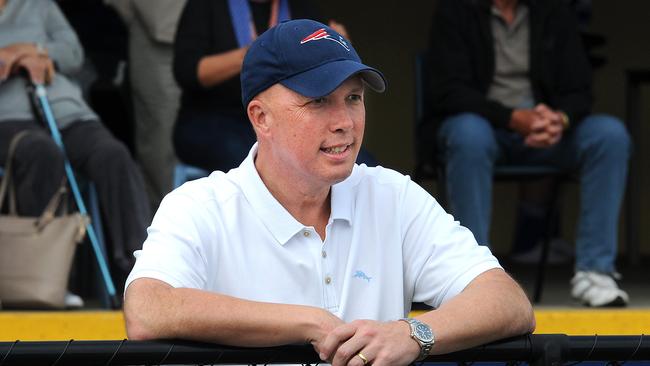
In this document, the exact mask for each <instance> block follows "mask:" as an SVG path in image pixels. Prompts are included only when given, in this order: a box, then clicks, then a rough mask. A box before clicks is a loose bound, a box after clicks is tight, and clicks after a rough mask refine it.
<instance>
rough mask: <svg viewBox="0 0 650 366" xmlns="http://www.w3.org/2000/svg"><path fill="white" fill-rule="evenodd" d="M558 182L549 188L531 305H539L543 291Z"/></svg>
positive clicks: (555, 213)
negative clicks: (547, 206)
mask: <svg viewBox="0 0 650 366" xmlns="http://www.w3.org/2000/svg"><path fill="white" fill-rule="evenodd" d="M559 188H560V182H559V180H557V179H556V180H555V181H554V182H553V184H552V188H551V202H550V204H549V208H548V210H547V213H546V228H545V230H544V236H543V240H542V255H541V257H540V258H539V262H538V263H537V278H535V289H534V293H533V303H535V304H539V303H540V302H541V301H542V292H543V290H544V278H545V276H546V266H547V264H548V254H549V252H550V249H551V248H550V247H551V240H552V239H553V238H552V236H553V229H554V220H553V219H554V218H555V217H556V215H558V212H559V209H558V206H559V201H560V200H559V199H558V194H559V192H560V189H559Z"/></svg>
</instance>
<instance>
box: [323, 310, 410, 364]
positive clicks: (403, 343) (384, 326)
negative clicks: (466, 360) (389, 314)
mask: <svg viewBox="0 0 650 366" xmlns="http://www.w3.org/2000/svg"><path fill="white" fill-rule="evenodd" d="M410 334H411V333H410V327H409V325H408V324H407V323H406V322H403V321H391V322H378V321H373V320H355V321H353V322H351V323H347V324H343V325H341V326H339V327H337V328H335V329H334V330H333V331H331V332H330V334H328V335H327V337H326V338H325V342H324V343H323V346H322V347H321V350H320V357H321V359H322V360H327V361H329V362H331V363H332V366H343V365H350V366H363V365H365V364H366V362H367V363H368V364H372V365H375V366H377V365H379V366H382V365H408V364H410V363H411V362H413V361H414V360H415V359H416V358H417V357H418V355H419V354H420V346H419V345H418V343H417V342H416V341H415V340H413V339H411V336H410ZM359 353H361V355H362V356H363V357H361V356H359ZM364 358H365V360H364Z"/></svg>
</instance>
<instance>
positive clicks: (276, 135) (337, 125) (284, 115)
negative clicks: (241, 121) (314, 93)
mask: <svg viewBox="0 0 650 366" xmlns="http://www.w3.org/2000/svg"><path fill="white" fill-rule="evenodd" d="M263 97H264V98H265V99H266V100H267V103H266V104H267V105H268V106H269V109H270V112H269V116H268V118H270V123H269V126H270V127H269V132H268V134H267V137H268V140H269V142H270V143H269V147H270V150H271V154H272V156H273V160H274V162H275V164H276V165H277V166H276V167H275V168H276V169H281V170H283V171H284V172H286V174H288V176H289V177H295V178H296V179H301V180H303V181H305V182H310V183H313V184H316V185H332V184H335V183H338V182H340V181H342V180H344V179H345V178H347V177H348V176H349V175H350V173H351V172H352V167H353V166H354V162H355V160H356V158H357V154H358V153H359V149H360V147H361V141H362V140H363V131H364V127H365V120H366V111H365V105H364V99H363V98H364V90H363V83H362V81H361V78H360V77H358V76H354V77H351V78H349V79H348V80H346V81H345V82H344V83H343V84H341V86H339V87H338V88H337V89H336V90H334V92H332V93H331V94H329V95H327V96H325V97H322V98H307V97H304V96H302V95H300V94H298V93H296V92H294V91H292V90H290V89H288V88H286V87H284V86H282V85H280V84H276V85H274V86H273V87H271V88H270V89H268V90H267V91H266V92H265V95H264V96H263Z"/></svg>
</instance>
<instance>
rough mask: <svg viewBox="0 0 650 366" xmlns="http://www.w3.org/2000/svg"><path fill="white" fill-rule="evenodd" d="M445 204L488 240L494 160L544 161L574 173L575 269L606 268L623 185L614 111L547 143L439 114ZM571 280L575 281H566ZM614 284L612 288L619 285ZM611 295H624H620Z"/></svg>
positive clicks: (622, 140) (621, 135)
mask: <svg viewBox="0 0 650 366" xmlns="http://www.w3.org/2000/svg"><path fill="white" fill-rule="evenodd" d="M438 146H439V147H440V150H441V151H440V154H441V155H439V156H440V157H441V158H442V159H443V160H444V162H445V175H446V179H447V182H446V184H447V187H448V201H449V204H450V210H451V212H452V213H453V214H454V216H455V217H456V218H457V219H459V220H460V222H461V223H462V224H463V225H464V226H467V227H468V228H470V229H471V230H472V232H473V233H474V236H475V237H476V240H477V241H478V243H479V244H483V245H488V243H489V239H488V238H489V227H490V214H491V209H492V200H491V197H492V175H493V170H494V166H495V164H496V163H505V164H507V163H513V164H541V165H551V166H556V167H558V168H560V169H561V170H563V171H567V172H578V174H579V177H580V188H581V189H580V207H581V208H580V217H579V224H578V231H577V239H576V265H575V267H576V271H578V272H587V271H595V272H599V273H614V272H615V268H614V262H615V260H616V252H617V250H616V248H617V225H618V217H619V211H620V207H621V201H622V199H623V193H624V190H625V182H626V177H627V170H628V165H627V162H628V159H629V157H630V153H631V141H630V137H629V135H628V133H627V130H626V129H625V127H624V125H623V123H622V122H621V121H620V120H618V119H617V118H615V117H612V116H609V115H604V114H599V115H590V116H588V117H586V118H584V120H582V121H581V122H580V123H578V124H577V125H576V126H575V128H573V129H572V130H570V131H568V133H566V134H565V135H564V136H562V138H561V139H560V140H559V141H558V142H557V143H556V144H555V145H553V146H550V147H548V148H541V149H540V148H535V147H530V146H527V145H526V144H525V138H524V136H522V135H521V134H519V133H517V132H515V131H510V130H506V129H498V128H497V129H495V128H493V126H492V124H490V122H489V121H488V120H487V119H485V118H483V117H481V116H479V115H478V114H474V113H460V114H456V115H453V116H450V117H448V118H446V119H445V120H444V121H443V122H442V125H441V126H440V128H439V130H438ZM574 282H575V281H574ZM619 291H620V290H619ZM619 295H621V296H620V297H621V299H620V300H619V301H624V300H625V302H626V300H627V295H626V294H624V293H621V294H619Z"/></svg>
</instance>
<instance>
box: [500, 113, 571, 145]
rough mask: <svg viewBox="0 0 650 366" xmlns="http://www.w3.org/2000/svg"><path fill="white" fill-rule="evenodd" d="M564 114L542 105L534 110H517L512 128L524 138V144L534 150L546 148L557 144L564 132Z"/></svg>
mask: <svg viewBox="0 0 650 366" xmlns="http://www.w3.org/2000/svg"><path fill="white" fill-rule="evenodd" d="M563 119H564V117H563V115H562V112H559V111H555V110H553V109H551V108H550V107H549V106H547V105H546V104H543V103H540V104H538V105H537V106H535V108H533V109H515V110H514V111H513V112H512V116H511V119H510V127H512V129H514V130H515V131H517V132H518V133H520V134H521V135H522V136H524V138H525V140H524V143H525V144H526V145H527V146H530V147H534V148H546V147H550V146H553V145H555V144H557V143H558V142H559V141H560V139H561V138H562V133H563V132H564V123H563Z"/></svg>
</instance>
